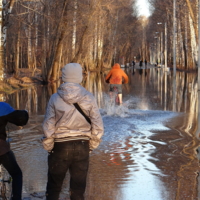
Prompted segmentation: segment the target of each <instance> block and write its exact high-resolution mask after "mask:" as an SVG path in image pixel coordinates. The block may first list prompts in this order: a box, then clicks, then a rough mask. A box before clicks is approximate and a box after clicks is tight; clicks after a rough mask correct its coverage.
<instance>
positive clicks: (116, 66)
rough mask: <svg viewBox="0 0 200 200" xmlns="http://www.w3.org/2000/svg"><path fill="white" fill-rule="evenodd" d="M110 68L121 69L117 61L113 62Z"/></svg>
mask: <svg viewBox="0 0 200 200" xmlns="http://www.w3.org/2000/svg"><path fill="white" fill-rule="evenodd" d="M112 69H121V67H120V65H119V64H118V63H115V64H114V65H113V67H112Z"/></svg>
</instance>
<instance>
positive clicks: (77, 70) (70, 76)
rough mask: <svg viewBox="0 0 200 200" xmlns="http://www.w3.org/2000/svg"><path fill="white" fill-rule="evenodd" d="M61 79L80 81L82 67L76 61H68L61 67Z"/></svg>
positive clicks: (81, 78) (71, 81)
mask: <svg viewBox="0 0 200 200" xmlns="http://www.w3.org/2000/svg"><path fill="white" fill-rule="evenodd" d="M62 80H63V81H64V82H69V83H81V82H82V80H83V75H82V67H81V65H80V64H78V63H69V64H67V65H65V66H64V67H63V68H62Z"/></svg>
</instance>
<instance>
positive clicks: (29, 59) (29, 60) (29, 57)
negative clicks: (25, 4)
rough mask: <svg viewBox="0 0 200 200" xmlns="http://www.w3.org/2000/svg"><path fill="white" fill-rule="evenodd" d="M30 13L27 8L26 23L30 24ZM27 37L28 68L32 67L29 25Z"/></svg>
mask: <svg viewBox="0 0 200 200" xmlns="http://www.w3.org/2000/svg"><path fill="white" fill-rule="evenodd" d="M30 17H31V16H30V13H29V8H28V24H30V21H31V20H30ZM27 33H28V34H27V37H28V52H27V53H28V67H29V69H30V68H31V67H32V50H31V26H30V25H29V26H28V31H27Z"/></svg>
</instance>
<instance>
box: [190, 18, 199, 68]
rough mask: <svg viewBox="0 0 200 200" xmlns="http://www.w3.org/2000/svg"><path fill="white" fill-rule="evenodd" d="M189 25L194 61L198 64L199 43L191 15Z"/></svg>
mask: <svg viewBox="0 0 200 200" xmlns="http://www.w3.org/2000/svg"><path fill="white" fill-rule="evenodd" d="M189 24H190V34H191V36H190V37H191V48H192V59H193V62H194V63H195V64H196V63H197V58H198V52H197V41H196V38H195V30H194V26H193V23H192V19H191V17H190V15H189Z"/></svg>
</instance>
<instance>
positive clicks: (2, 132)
mask: <svg viewBox="0 0 200 200" xmlns="http://www.w3.org/2000/svg"><path fill="white" fill-rule="evenodd" d="M28 119H29V115H28V112H27V111H26V110H14V109H13V108H12V107H11V106H10V105H9V104H8V103H5V102H0V139H2V140H6V137H7V135H6V125H7V123H8V122H10V123H12V124H15V125H17V126H24V125H26V124H27V122H28Z"/></svg>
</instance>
